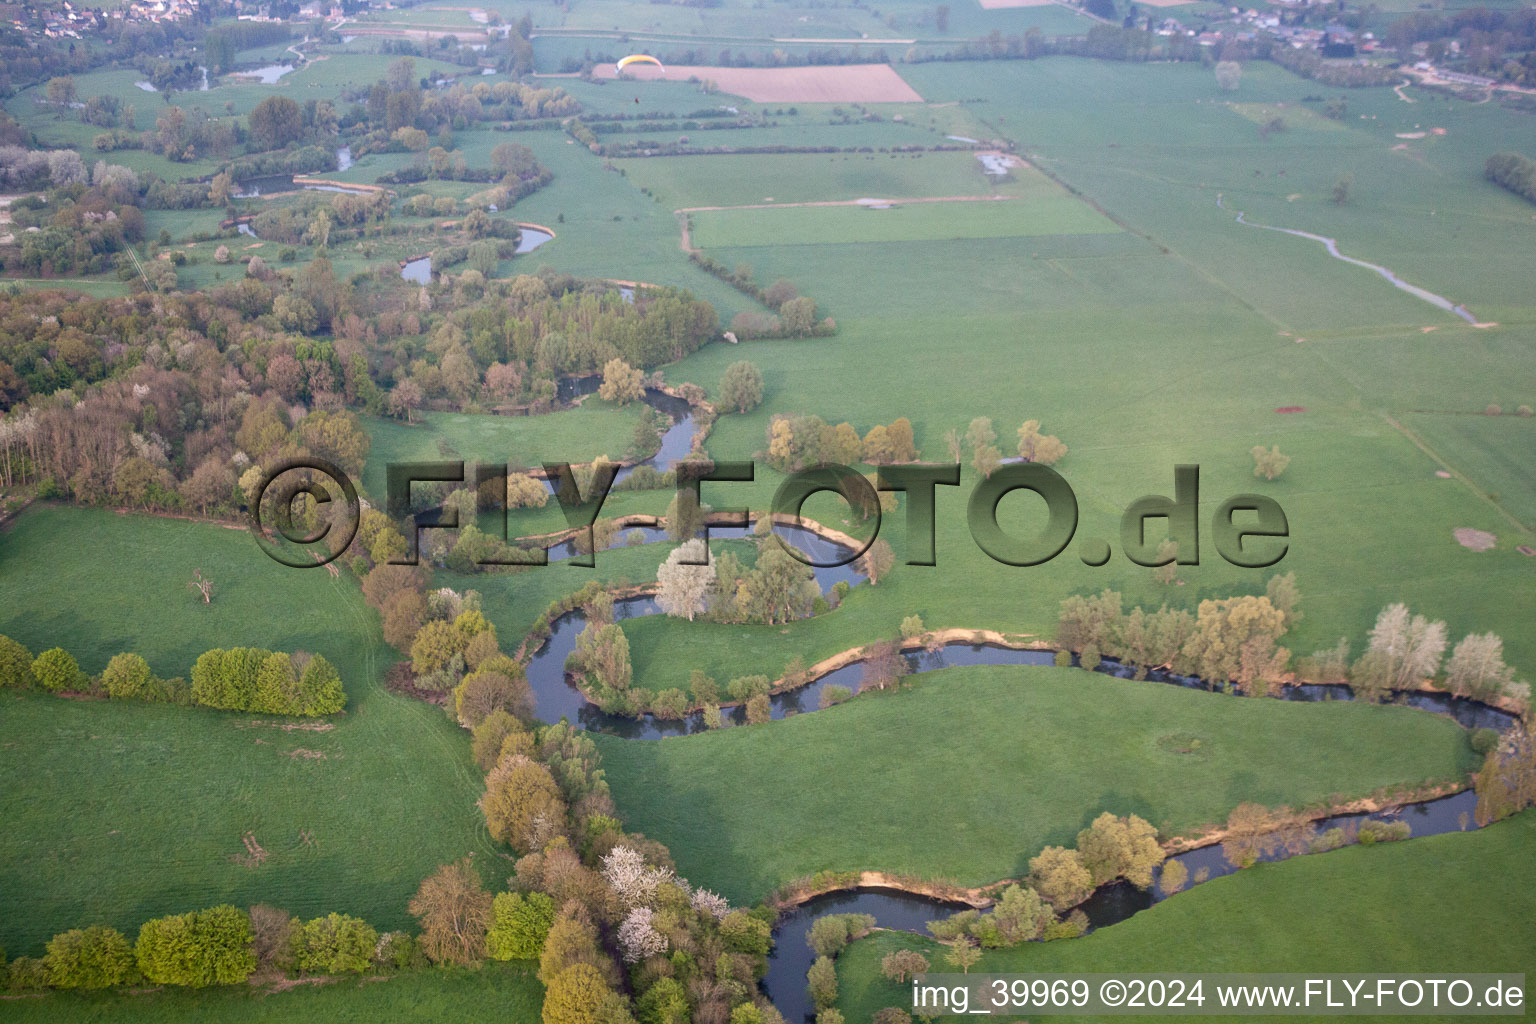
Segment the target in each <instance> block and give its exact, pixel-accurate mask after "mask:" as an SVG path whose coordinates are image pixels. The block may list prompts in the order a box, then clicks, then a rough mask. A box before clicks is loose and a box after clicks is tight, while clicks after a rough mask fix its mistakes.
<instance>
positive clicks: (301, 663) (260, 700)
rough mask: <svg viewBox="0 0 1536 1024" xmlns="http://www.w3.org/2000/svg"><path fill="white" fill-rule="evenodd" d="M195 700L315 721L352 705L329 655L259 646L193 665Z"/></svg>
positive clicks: (211, 654) (221, 652)
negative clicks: (305, 716) (269, 649)
mask: <svg viewBox="0 0 1536 1024" xmlns="http://www.w3.org/2000/svg"><path fill="white" fill-rule="evenodd" d="M108 668H109V669H110V668H111V666H110V665H109V666H108ZM192 699H193V701H194V702H196V703H198V704H202V705H204V706H205V707H210V708H222V709H224V710H227V711H255V712H259V713H262V714H273V715H309V716H316V715H331V714H335V713H336V712H338V711H340V710H341V709H342V708H344V707H345V706H346V703H347V695H346V692H345V691H344V690H343V689H342V685H341V676H340V674H339V673H338V672H337V671H336V668H335V666H333V665H332V664H331V663H330V662H329V661H327V660H326V659H325V658H324V656H322V655H319V654H306V653H304V652H302V651H300V652H297V653H295V654H292V655H290V654H285V653H283V652H282V651H268V650H263V649H262V648H259V647H232V648H229V649H227V650H225V649H219V648H215V649H214V650H211V651H206V652H204V653H203V654H202V655H200V656H199V657H198V659H197V662H196V663H195V664H194V665H193V666H192Z"/></svg>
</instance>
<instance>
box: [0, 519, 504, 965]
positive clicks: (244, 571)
mask: <svg viewBox="0 0 1536 1024" xmlns="http://www.w3.org/2000/svg"><path fill="white" fill-rule="evenodd" d="M197 569H201V570H202V572H203V575H204V576H205V577H207V578H209V579H211V580H213V582H214V594H213V602H212V603H211V604H207V605H205V604H203V603H202V600H201V598H200V597H199V596H198V595H197V594H196V593H194V592H193V591H192V590H190V589H189V588H188V585H187V583H188V581H189V580H190V579H191V578H192V574H193V572H194V570H197ZM0 609H3V611H0V634H4V635H7V636H10V637H12V638H13V639H16V640H18V641H20V642H22V643H23V644H26V645H27V646H28V647H29V648H30V649H31V650H32V652H33V653H34V654H36V653H40V652H41V651H43V650H45V649H47V648H49V647H52V646H55V645H58V646H63V647H64V648H65V649H67V650H68V651H70V653H72V654H73V655H75V657H76V658H78V659H79V661H80V664H81V667H82V668H83V669H85V670H86V671H88V672H92V673H96V672H100V671H101V669H102V668H103V667H104V666H105V665H106V663H107V661H108V659H109V658H111V656H112V655H114V654H116V653H118V652H120V651H133V652H136V653H138V654H141V655H143V656H144V657H145V658H146V659H147V660H148V661H149V663H150V666H151V667H152V668H153V669H154V671H155V672H156V673H157V674H159V675H162V676H182V677H185V676H187V674H188V673H189V670H190V669H191V666H192V662H193V661H194V660H195V659H196V658H197V656H198V655H199V654H201V653H202V652H203V651H204V650H207V649H209V648H211V647H232V646H238V645H252V646H261V647H268V648H272V649H278V650H285V651H294V650H304V651H309V652H312V653H318V654H323V655H324V656H325V657H326V658H328V659H329V660H331V661H332V662H333V663H334V664H335V665H336V667H337V669H338V670H339V671H340V672H341V677H342V681H343V683H344V685H345V686H346V689H347V698H348V700H347V709H346V711H345V712H344V713H342V714H340V715H336V716H333V717H332V718H330V719H327V720H325V721H317V722H312V723H311V722H300V723H293V722H283V721H280V720H275V719H270V718H263V717H261V716H251V715H240V714H235V713H226V712H219V711H211V710H207V709H203V708H191V707H185V708H184V707H174V706H167V705H155V704H145V703H140V702H135V701H90V700H66V699H63V698H59V697H52V696H46V695H40V694H27V695H16V694H4V695H0V708H3V710H0V770H3V771H4V773H5V777H6V778H7V779H8V780H9V783H8V784H7V786H6V788H5V792H4V794H3V795H0V817H3V819H4V820H5V822H6V827H5V829H4V831H3V833H0V864H3V865H4V867H3V869H0V876H3V883H0V943H3V944H4V946H5V948H6V950H7V951H8V952H9V953H10V954H11V955H12V956H20V955H33V956H35V955H40V953H41V952H42V944H43V942H44V941H45V940H46V939H47V938H48V937H49V936H51V935H53V934H55V933H56V932H59V931H63V930H65V929H68V928H75V927H84V926H86V925H90V924H98V923H101V924H110V925H112V926H114V927H117V928H119V929H121V930H123V931H124V932H126V933H128V934H130V935H132V934H135V933H136V931H137V928H138V926H139V924H140V923H141V922H143V921H144V920H145V919H147V918H150V917H155V916H158V915H161V914H168V913H180V912H182V911H186V910H192V909H196V908H199V907H204V906H211V905H214V904H217V903H222V902H229V903H234V904H236V905H239V906H245V905H248V904H251V903H257V902H266V903H272V904H275V905H277V906H281V907H284V908H286V909H287V910H289V911H291V912H293V913H295V914H298V915H302V916H304V917H312V916H316V915H321V914H327V913H330V912H332V911H339V912H342V913H348V914H354V915H356V916H359V917H363V918H366V919H367V920H368V921H369V922H370V923H372V924H374V925H376V926H377V927H379V928H381V929H384V928H401V927H404V926H406V925H407V924H409V923H410V920H411V919H410V918H409V917H408V915H407V914H406V911H405V905H406V902H407V901H408V900H409V898H410V896H411V894H412V893H413V892H414V891H415V890H416V886H417V885H418V884H419V883H420V881H421V879H423V878H425V877H426V876H427V875H428V874H429V873H431V871H432V870H433V869H434V868H435V867H436V866H437V865H438V864H441V863H444V862H447V861H450V860H454V859H456V858H459V857H462V856H464V855H466V854H469V853H478V854H479V855H480V856H481V857H483V858H489V857H494V856H495V854H494V849H493V846H492V844H491V842H490V840H489V838H488V837H487V836H486V834H485V829H484V825H483V823H482V821H481V817H480V813H479V811H478V810H476V808H475V806H474V801H475V799H476V797H477V796H478V794H479V790H480V774H479V772H478V771H476V769H475V767H474V765H473V764H472V763H471V761H470V758H469V750H468V746H467V744H465V743H464V741H463V736H462V733H461V731H460V730H459V728H458V726H457V725H456V724H454V723H452V722H450V721H449V720H448V718H447V717H446V716H445V715H444V714H443V712H442V711H441V710H440V709H438V708H436V707H432V706H430V705H427V704H422V703H420V702H418V701H414V700H408V699H406V698H404V697H398V696H396V695H394V694H391V693H387V692H385V691H384V689H383V686H382V683H383V676H384V672H385V670H386V669H387V668H388V666H389V664H390V662H391V661H392V660H394V658H395V657H396V656H395V655H394V653H393V652H392V651H391V650H389V648H387V647H386V646H385V645H384V642H383V639H382V638H381V637H380V635H379V624H378V616H377V614H376V613H375V612H374V611H373V610H372V609H371V608H369V607H368V606H367V605H365V604H364V603H363V600H362V595H361V594H360V593H359V591H358V588H357V584H356V582H355V581H354V580H352V579H351V578H350V577H348V576H346V575H343V576H341V577H340V578H333V577H332V576H330V575H329V574H328V573H326V572H325V571H324V570H313V571H305V570H300V569H290V568H288V567H286V566H282V565H279V564H278V563H277V562H274V561H272V560H271V559H269V558H267V557H266V556H265V555H264V554H262V553H261V551H260V550H259V549H258V547H257V545H256V542H255V541H254V540H253V539H252V538H251V536H250V535H249V534H248V533H247V532H246V531H245V530H243V529H229V528H225V527H223V526H220V525H216V524H205V523H196V522H189V521H184V520H177V519H166V518H153V517H148V516H125V515H117V514H115V513H113V512H110V511H98V510H85V509H74V508H52V507H43V508H35V509H31V510H29V511H27V512H25V513H23V514H22V516H21V517H20V518H19V519H18V520H17V521H16V522H15V523H13V524H12V525H11V526H10V527H9V528H8V529H6V530H5V532H4V533H0ZM289 726H298V727H296V728H295V727H289ZM309 726H314V728H310V727H309ZM246 836H251V837H252V838H253V839H254V841H255V843H256V844H257V845H258V846H259V847H260V848H261V849H262V850H263V851H264V852H265V859H264V860H262V861H261V862H260V863H257V864H250V863H249V862H246V863H242V862H241V860H240V859H241V858H246V857H249V856H250V853H249V849H248V847H247V845H246V843H245V840H244V837H246Z"/></svg>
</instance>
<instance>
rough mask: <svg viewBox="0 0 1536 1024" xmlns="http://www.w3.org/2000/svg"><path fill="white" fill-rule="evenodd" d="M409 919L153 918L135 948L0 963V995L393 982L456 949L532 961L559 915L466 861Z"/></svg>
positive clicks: (89, 931) (442, 877)
mask: <svg viewBox="0 0 1536 1024" xmlns="http://www.w3.org/2000/svg"><path fill="white" fill-rule="evenodd" d="M450 907H455V908H457V911H458V915H459V920H458V921H456V922H455V925H454V928H453V929H451V930H450V929H448V928H447V927H445V921H444V919H445V918H446V917H447V916H448V914H449V913H450V912H452V911H451V910H450ZM410 910H411V913H412V914H414V915H416V916H417V917H418V918H419V919H420V920H421V921H422V924H423V932H422V934H421V936H420V938H419V939H418V938H417V937H416V936H412V935H410V934H408V933H406V932H399V931H395V932H380V931H379V930H378V929H377V928H375V927H373V926H372V925H371V924H369V923H368V922H367V921H365V920H363V919H361V918H358V917H353V916H351V915H348V914H339V913H331V914H326V915H323V916H320V917H316V918H312V919H310V920H308V921H305V920H303V919H301V918H298V917H295V916H293V915H292V914H290V913H289V912H288V911H286V910H282V909H280V908H278V907H273V906H269V905H267V904H256V905H255V906H252V907H250V908H249V909H248V910H241V909H239V908H238V907H234V906H230V905H228V904H225V905H221V906H217V907H210V908H208V909H206V910H195V911H190V912H188V913H184V914H170V915H167V916H165V917H158V918H154V919H152V920H149V921H146V922H144V924H143V925H142V926H140V928H139V933H138V937H137V940H136V941H132V942H130V941H129V939H128V937H127V936H125V935H123V934H122V933H121V932H119V931H118V930H117V929H115V928H111V927H108V926H106V925H92V926H90V927H86V928H73V929H70V930H69V931H66V932H61V933H60V934H58V935H55V936H54V937H53V938H52V939H50V940H49V942H48V944H47V949H46V953H45V955H44V956H42V957H40V958H36V959H33V958H30V957H18V958H17V959H16V960H14V961H12V962H11V963H10V964H8V965H7V964H5V963H4V960H3V956H0V988H4V989H5V990H7V991H10V992H14V993H20V992H31V991H39V990H42V989H45V988H55V989H83V990H92V989H106V988H117V987H123V986H130V985H142V984H150V985H174V986H177V987H181V988H194V989H197V988H208V987H210V986H214V985H238V984H241V983H243V982H245V981H246V980H247V979H248V978H250V977H252V976H253V975H257V976H272V975H287V976H289V977H315V976H335V975H344V974H364V973H370V974H371V973H377V972H381V971H390V972H394V971H400V970H408V969H420V968H424V967H427V966H428V965H430V964H433V963H460V962H465V961H463V960H461V959H460V958H459V957H458V953H459V945H460V944H461V942H462V941H465V940H467V941H468V942H469V943H471V944H472V945H474V946H475V947H476V949H477V950H478V951H479V954H480V955H479V956H478V957H476V959H483V958H485V957H487V956H488V957H491V958H494V959H497V960H512V959H537V958H538V957H539V955H540V954H541V953H542V952H543V949H544V944H545V938H546V936H547V935H548V933H549V930H550V927H551V925H552V924H553V923H554V919H555V914H556V908H555V905H554V901H553V900H552V899H551V898H550V897H548V896H546V895H544V894H543V893H538V892H534V893H529V894H526V895H525V894H522V893H510V892H503V893H498V894H497V895H496V896H495V897H494V898H493V897H492V896H491V894H490V893H487V892H486V891H485V890H484V888H483V886H482V884H481V882H480V877H479V873H478V872H477V871H474V870H472V869H471V868H470V867H469V865H468V863H467V862H460V863H458V864H453V865H445V866H444V867H443V868H441V869H439V871H438V872H437V873H436V874H434V875H433V876H432V877H431V878H429V879H427V880H426V881H425V882H423V883H422V886H421V888H420V890H419V891H418V892H417V894H416V896H415V897H414V898H413V899H412V901H411V904H410ZM465 910H467V911H468V912H467V913H464V911H465ZM466 928H467V929H468V933H467V934H465V930H466Z"/></svg>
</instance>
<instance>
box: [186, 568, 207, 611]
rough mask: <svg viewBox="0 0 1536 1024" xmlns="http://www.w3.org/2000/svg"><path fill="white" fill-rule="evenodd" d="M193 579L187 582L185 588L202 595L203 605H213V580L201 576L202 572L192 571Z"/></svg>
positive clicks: (198, 570) (199, 570)
mask: <svg viewBox="0 0 1536 1024" xmlns="http://www.w3.org/2000/svg"><path fill="white" fill-rule="evenodd" d="M192 576H193V578H192V579H191V580H189V581H188V582H187V586H188V587H189V588H191V589H192V590H195V591H197V592H198V593H199V594H202V595H203V604H212V603H213V580H210V579H208V578H207V577H205V576H204V575H203V570H201V569H194V570H193V571H192Z"/></svg>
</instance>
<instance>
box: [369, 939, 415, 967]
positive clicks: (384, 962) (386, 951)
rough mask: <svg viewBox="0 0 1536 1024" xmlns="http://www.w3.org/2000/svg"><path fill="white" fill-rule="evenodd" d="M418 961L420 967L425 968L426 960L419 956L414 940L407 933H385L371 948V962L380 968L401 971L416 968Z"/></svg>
mask: <svg viewBox="0 0 1536 1024" xmlns="http://www.w3.org/2000/svg"><path fill="white" fill-rule="evenodd" d="M418 961H419V963H420V965H421V966H425V964H426V958H425V956H423V955H421V952H420V947H419V946H417V945H416V939H415V938H414V937H413V936H412V935H411V934H410V933H408V932H385V933H384V934H383V935H380V936H379V942H378V945H376V946H374V947H373V962H374V963H375V964H377V965H379V966H380V967H393V968H395V969H396V970H402V971H403V970H406V969H407V968H410V967H415V966H418Z"/></svg>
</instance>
